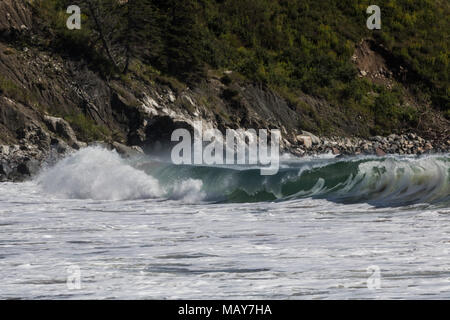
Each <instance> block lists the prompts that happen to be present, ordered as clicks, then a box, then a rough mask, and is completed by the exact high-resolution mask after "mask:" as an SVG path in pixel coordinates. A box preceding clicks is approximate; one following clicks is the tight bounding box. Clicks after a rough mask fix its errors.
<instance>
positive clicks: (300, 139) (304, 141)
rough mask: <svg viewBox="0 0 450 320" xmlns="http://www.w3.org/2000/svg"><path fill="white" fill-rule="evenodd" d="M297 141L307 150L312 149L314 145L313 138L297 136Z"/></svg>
mask: <svg viewBox="0 0 450 320" xmlns="http://www.w3.org/2000/svg"><path fill="white" fill-rule="evenodd" d="M297 141H298V142H299V143H300V144H301V145H303V146H304V147H305V148H307V149H310V148H311V147H312V144H313V143H312V139H311V137H310V136H307V135H299V136H297Z"/></svg>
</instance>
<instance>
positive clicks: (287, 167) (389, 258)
mask: <svg viewBox="0 0 450 320" xmlns="http://www.w3.org/2000/svg"><path fill="white" fill-rule="evenodd" d="M449 253H450V155H449V154H445V155H434V156H422V157H400V156H388V157H384V158H373V157H353V158H342V159H335V158H332V157H323V158H309V159H295V158H292V157H284V160H283V162H282V167H281V168H280V171H279V173H278V174H277V175H275V176H261V175H260V174H259V170H258V169H257V168H244V167H241V168H235V167H233V168H226V167H221V168H212V167H199V166H197V167H193V166H173V165H171V164H168V163H165V162H161V161H157V160H155V159H152V158H144V157H142V158H134V159H127V160H124V159H121V158H120V157H119V156H118V155H117V154H116V153H115V152H111V151H107V150H104V149H101V148H100V147H89V148H86V149H83V150H81V151H78V152H77V153H75V154H72V155H71V156H69V157H67V158H66V159H64V160H62V161H60V162H59V163H57V164H56V165H54V166H53V167H49V168H45V169H43V170H42V172H41V173H40V174H39V175H38V176H37V177H36V178H35V179H34V180H33V181H29V182H26V183H0V299H13V298H32V299H180V298H185V299H203V298H205V299H215V298H217V299H219V298H220V299H383V298H385V299H405V298H410V299H435V298H438V299H441V298H446V299H449V298H450V254H449Z"/></svg>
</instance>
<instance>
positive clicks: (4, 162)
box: [0, 131, 450, 182]
mask: <svg viewBox="0 0 450 320" xmlns="http://www.w3.org/2000/svg"><path fill="white" fill-rule="evenodd" d="M95 144H100V145H103V146H104V147H105V148H108V149H110V150H116V151H117V152H118V153H119V154H120V155H122V156H123V157H130V156H133V155H136V154H144V152H143V150H142V149H141V148H140V147H138V146H126V145H123V144H121V143H118V142H113V143H106V142H103V141H98V142H95V143H92V144H90V145H95ZM86 146H88V144H86V143H83V142H79V141H77V143H74V144H71V145H69V144H67V143H65V142H64V141H63V140H60V139H58V140H55V141H53V143H52V144H50V145H49V146H42V145H39V144H32V143H29V142H28V141H25V140H21V141H20V144H15V145H0V182H22V181H26V180H28V179H30V178H31V177H33V176H34V175H35V174H37V173H38V172H39V170H40V169H41V167H42V166H44V165H52V164H54V163H56V162H57V161H59V160H60V159H62V158H64V157H65V156H66V155H68V154H70V153H72V152H75V151H76V150H79V149H80V148H83V147H86ZM280 152H281V153H289V154H292V155H293V156H296V157H299V158H302V157H315V156H320V155H324V154H327V155H330V154H332V155H335V156H336V158H340V157H346V156H364V155H368V156H379V157H382V156H386V155H400V156H401V155H416V156H420V155H427V154H430V155H431V154H446V153H450V139H449V140H447V141H433V140H426V139H423V138H421V137H420V136H418V135H417V134H414V133H408V134H403V135H396V134H391V135H389V136H387V137H381V136H374V137H371V138H369V139H363V138H357V137H352V138H348V137H318V136H316V135H314V134H312V133H310V132H307V131H302V134H300V135H297V136H296V141H294V143H290V142H288V141H286V140H284V146H283V147H282V148H281V150H280Z"/></svg>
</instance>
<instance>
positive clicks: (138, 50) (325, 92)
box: [38, 0, 450, 133]
mask: <svg viewBox="0 0 450 320" xmlns="http://www.w3.org/2000/svg"><path fill="white" fill-rule="evenodd" d="M73 2H74V1H68V0H41V1H38V8H39V9H40V10H39V12H40V14H41V16H42V17H43V18H44V19H43V20H45V21H49V22H48V26H49V29H50V30H51V32H53V33H54V34H55V38H54V40H53V42H54V45H55V47H57V48H60V49H61V50H65V51H67V52H69V53H70V54H72V55H82V56H83V57H85V58H86V59H87V60H88V61H90V63H91V66H92V67H93V68H96V69H97V70H99V72H101V73H102V74H103V75H105V76H106V77H111V76H117V75H118V74H121V73H126V72H128V71H129V70H130V69H133V68H132V67H130V66H131V65H133V61H138V64H139V65H140V66H141V67H142V68H139V69H140V71H139V72H140V73H141V74H143V75H145V76H146V77H147V78H146V79H148V80H149V81H154V80H158V79H159V80H162V81H166V82H168V83H170V84H171V86H173V87H175V88H182V87H183V85H180V83H190V82H195V81H197V80H199V79H202V78H203V77H204V76H205V74H206V72H207V71H208V70H226V69H227V70H233V71H234V73H238V74H240V75H242V76H243V78H244V79H246V81H252V82H259V83H261V84H263V85H265V86H267V87H270V88H271V89H273V90H275V91H277V92H279V93H280V94H281V95H283V96H285V97H290V101H291V102H292V103H293V105H295V106H296V108H299V109H300V110H299V111H301V112H303V113H309V114H311V115H312V116H313V118H317V121H316V125H317V126H318V127H320V126H324V127H325V126H326V125H327V124H326V123H322V124H321V125H320V122H321V120H320V118H321V117H320V115H318V114H314V112H315V110H309V109H308V106H306V105H305V104H301V103H298V101H297V98H296V96H298V94H299V93H306V94H310V95H313V96H317V97H321V98H324V99H326V100H327V101H328V102H329V103H330V104H331V105H333V106H336V107H338V106H340V107H343V108H345V109H346V110H345V111H344V112H346V113H348V114H351V113H354V112H356V113H358V114H360V115H363V116H365V117H367V118H370V119H373V122H374V125H375V127H374V129H373V130H374V132H373V133H383V132H388V131H390V130H394V129H395V128H398V126H402V125H407V126H413V125H414V124H415V123H416V122H417V119H416V118H417V112H415V111H414V110H412V109H411V107H408V106H407V105H406V104H405V103H404V101H402V99H401V96H402V92H401V90H400V89H398V90H397V91H395V90H388V89H386V88H380V87H379V86H377V85H375V84H373V83H370V82H368V81H366V80H364V79H361V78H358V77H357V75H356V68H355V66H354V65H353V63H352V62H351V56H352V55H353V52H354V50H355V47H356V45H357V44H358V43H360V41H361V40H362V39H367V38H372V39H375V41H377V42H378V43H381V44H383V45H384V47H385V48H386V49H387V50H388V51H389V52H392V54H393V57H394V59H398V60H399V61H402V63H404V64H405V65H406V66H407V67H408V70H409V71H411V73H413V74H414V75H415V79H414V81H413V82H411V83H409V84H408V85H409V86H410V87H411V89H412V90H415V91H416V92H417V93H418V94H417V95H416V96H420V97H421V99H420V102H421V103H423V104H426V103H427V102H429V101H431V102H432V103H433V105H434V106H435V107H436V108H438V109H441V110H442V111H444V114H447V115H448V114H449V111H448V110H449V109H450V105H449V100H450V99H449V90H450V89H449V79H448V75H449V73H450V72H449V71H450V70H449V50H448V30H450V19H448V17H449V15H450V3H449V2H448V1H447V0H380V1H378V2H377V5H379V6H380V8H381V11H382V17H381V18H382V29H381V30H379V31H370V30H368V29H367V28H366V19H367V17H368V15H367V14H366V8H367V7H368V6H369V5H370V4H372V3H371V2H370V1H368V0H362V1H359V0H329V1H326V2H323V1H317V0H302V1H300V0H295V1H292V0H276V1H274V0H215V1H213V0H210V1H208V0H183V1H180V0H164V1H160V0H142V1H137V0H129V1H128V2H124V1H117V0H98V1H89V0H79V1H75V2H78V4H79V5H80V6H81V7H82V12H83V27H82V29H81V30H77V31H69V30H67V29H66V28H65V20H66V18H67V14H66V13H65V8H66V7H67V6H68V5H69V4H73ZM96 21H97V22H96ZM99 21H100V24H99V23H98V22H99ZM132 71H133V72H134V71H135V69H133V70H132ZM174 78H176V79H178V81H174V80H170V79H174ZM222 82H223V83H224V84H226V85H228V84H230V83H231V79H230V77H224V78H222ZM226 95H227V97H228V98H232V96H233V92H226ZM375 96H376V97H375ZM319 129H320V128H319Z"/></svg>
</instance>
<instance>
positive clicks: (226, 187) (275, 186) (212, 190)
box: [141, 155, 450, 206]
mask: <svg viewBox="0 0 450 320" xmlns="http://www.w3.org/2000/svg"><path fill="white" fill-rule="evenodd" d="M141 169H144V171H146V172H147V173H148V174H150V175H151V176H153V177H155V178H157V179H158V181H159V183H160V184H161V185H162V186H164V188H165V189H166V190H168V192H169V194H170V192H171V190H174V189H176V187H177V185H178V184H179V183H180V181H185V180H187V179H195V180H200V181H201V182H202V187H201V192H203V193H204V194H205V197H204V200H206V201H210V202H259V201H287V200H292V199H299V198H309V197H312V198H323V199H328V200H332V201H335V202H342V203H357V202H367V203H370V204H372V205H375V206H403V205H409V204H416V203H430V204H440V205H444V206H448V204H449V203H450V202H449V199H450V196H449V194H450V173H449V172H450V156H449V155H441V156H424V157H418V158H412V157H398V156H391V157H384V158H370V157H353V158H347V159H340V160H336V159H328V160H325V159H323V160H295V161H289V162H285V163H282V165H281V168H280V170H279V172H278V173H277V174H276V175H273V176H262V175H260V170H259V169H258V168H243V167H241V168H236V167H230V168H224V167H203V166H186V165H182V166H175V165H172V164H163V163H158V164H155V163H154V162H152V164H148V163H147V164H141Z"/></svg>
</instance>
